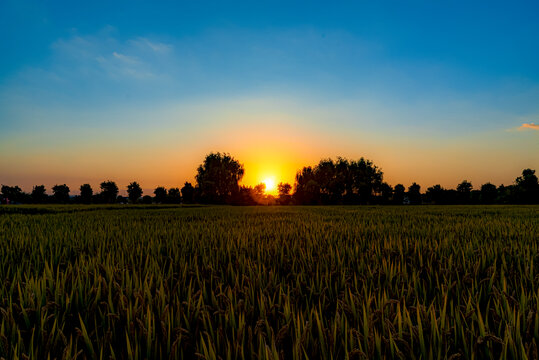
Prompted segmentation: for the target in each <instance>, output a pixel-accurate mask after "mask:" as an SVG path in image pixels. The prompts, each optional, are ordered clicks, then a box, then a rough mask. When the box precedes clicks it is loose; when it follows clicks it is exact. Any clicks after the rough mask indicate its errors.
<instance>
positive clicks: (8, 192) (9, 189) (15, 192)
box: [2, 185, 24, 203]
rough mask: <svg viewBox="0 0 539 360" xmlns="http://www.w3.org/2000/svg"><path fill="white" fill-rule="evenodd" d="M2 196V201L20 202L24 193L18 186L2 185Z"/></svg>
mask: <svg viewBox="0 0 539 360" xmlns="http://www.w3.org/2000/svg"><path fill="white" fill-rule="evenodd" d="M2 196H3V197H4V201H9V202H10V203H20V202H23V198H24V193H23V192H22V189H21V188H20V187H18V186H8V185H2Z"/></svg>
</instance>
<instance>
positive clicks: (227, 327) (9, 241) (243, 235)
mask: <svg viewBox="0 0 539 360" xmlns="http://www.w3.org/2000/svg"><path fill="white" fill-rule="evenodd" d="M0 211H5V213H3V214H1V215H0V273H1V274H2V281H1V282H0V359H2V358H3V359H75V358H76V359H275V360H277V359H305V358H310V359H380V358H396V359H537V354H538V352H537V351H538V349H537V344H539V305H538V304H539V291H538V289H539V276H537V273H538V272H537V269H539V242H538V241H537V229H538V228H539V217H538V216H537V207H536V206H511V207H506V206H499V205H495V206H489V207H486V206H455V207H450V208H449V207H442V206H430V207H417V206H387V207H370V206H369V207H366V206H363V207H362V206H357V207H343V206H325V207H310V206H309V207H249V208H247V207H227V208H222V207H206V206H202V207H201V206H198V207H197V206H186V207H182V208H178V207H176V206H171V207H167V206H154V205H150V206H138V207H122V206H119V205H93V206H82V205H73V206H39V207H32V206H16V207H15V206H13V207H8V206H4V207H2V208H0ZM33 214H36V215H33Z"/></svg>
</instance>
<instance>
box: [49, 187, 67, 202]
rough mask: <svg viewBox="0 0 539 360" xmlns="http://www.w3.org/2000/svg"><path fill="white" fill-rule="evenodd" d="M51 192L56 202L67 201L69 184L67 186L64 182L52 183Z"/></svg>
mask: <svg viewBox="0 0 539 360" xmlns="http://www.w3.org/2000/svg"><path fill="white" fill-rule="evenodd" d="M52 194H53V195H52V196H53V198H54V200H55V201H56V202H59V203H63V204H65V203H68V202H69V186H67V185H66V184H63V185H54V186H53V187H52Z"/></svg>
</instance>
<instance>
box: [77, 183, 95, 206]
mask: <svg viewBox="0 0 539 360" xmlns="http://www.w3.org/2000/svg"><path fill="white" fill-rule="evenodd" d="M93 194H94V191H93V190H92V187H91V186H90V184H82V185H81V186H80V201H81V202H82V203H83V204H89V203H91V202H92V196H93Z"/></svg>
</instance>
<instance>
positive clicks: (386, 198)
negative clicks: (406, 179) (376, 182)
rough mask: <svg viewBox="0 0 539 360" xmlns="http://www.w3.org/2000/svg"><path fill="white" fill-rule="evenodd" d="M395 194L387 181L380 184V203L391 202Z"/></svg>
mask: <svg viewBox="0 0 539 360" xmlns="http://www.w3.org/2000/svg"><path fill="white" fill-rule="evenodd" d="M392 196H393V188H392V187H391V185H389V184H388V183H386V182H383V183H382V185H381V186H380V203H381V204H389V202H390V201H391V198H392Z"/></svg>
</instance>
